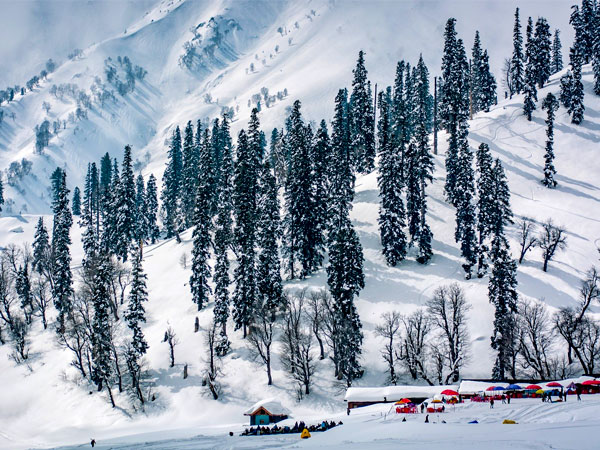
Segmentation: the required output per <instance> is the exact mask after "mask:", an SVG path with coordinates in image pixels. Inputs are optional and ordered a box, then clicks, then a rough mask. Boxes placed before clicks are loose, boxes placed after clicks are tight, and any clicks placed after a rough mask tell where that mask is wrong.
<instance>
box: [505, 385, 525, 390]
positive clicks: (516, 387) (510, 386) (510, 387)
mask: <svg viewBox="0 0 600 450" xmlns="http://www.w3.org/2000/svg"><path fill="white" fill-rule="evenodd" d="M521 389H523V388H522V387H521V386H519V385H518V384H509V385H508V387H507V388H506V390H507V391H519V390H521Z"/></svg>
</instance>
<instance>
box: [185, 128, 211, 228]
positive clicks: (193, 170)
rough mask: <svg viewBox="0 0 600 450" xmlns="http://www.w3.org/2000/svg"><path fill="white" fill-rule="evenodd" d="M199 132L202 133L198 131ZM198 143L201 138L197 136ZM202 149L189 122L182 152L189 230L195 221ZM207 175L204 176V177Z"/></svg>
mask: <svg viewBox="0 0 600 450" xmlns="http://www.w3.org/2000/svg"><path fill="white" fill-rule="evenodd" d="M198 132H201V131H200V130H198ZM196 139H197V141H199V140H200V136H198V135H196ZM199 152H200V149H199V146H198V144H195V143H194V128H193V126H192V121H188V123H187V125H186V127H185V130H184V132H183V151H182V169H181V170H182V172H181V198H182V204H183V214H184V218H185V226H186V228H189V227H191V226H192V224H193V219H194V202H195V200H196V194H197V192H198V180H199V175H200V174H199V173H198V172H199V170H198V163H199V161H198V155H199ZM204 176H205V174H202V177H204Z"/></svg>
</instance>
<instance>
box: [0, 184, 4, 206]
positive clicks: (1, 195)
mask: <svg viewBox="0 0 600 450" xmlns="http://www.w3.org/2000/svg"><path fill="white" fill-rule="evenodd" d="M2 205H4V184H2V177H0V212H2Z"/></svg>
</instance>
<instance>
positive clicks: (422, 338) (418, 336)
mask: <svg viewBox="0 0 600 450" xmlns="http://www.w3.org/2000/svg"><path fill="white" fill-rule="evenodd" d="M400 322H401V325H402V326H401V328H402V332H403V333H402V334H403V338H402V342H401V345H400V352H399V354H398V358H399V359H400V360H401V361H402V363H403V364H404V366H405V367H406V369H407V370H408V372H409V373H410V375H411V377H412V378H413V380H416V379H417V378H419V377H421V378H423V379H424V380H425V381H426V382H427V383H429V384H430V385H432V386H433V384H434V383H433V381H431V380H430V378H429V376H428V373H427V372H428V371H427V358H428V354H427V353H428V346H427V338H428V337H429V333H430V332H431V322H430V319H429V317H428V316H427V314H426V313H425V311H424V310H423V309H418V310H417V311H415V312H414V313H412V314H411V315H409V316H402V317H401V318H400Z"/></svg>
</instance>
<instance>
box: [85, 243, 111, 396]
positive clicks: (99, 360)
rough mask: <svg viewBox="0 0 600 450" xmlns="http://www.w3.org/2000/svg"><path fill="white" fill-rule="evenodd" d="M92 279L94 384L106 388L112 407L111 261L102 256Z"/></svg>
mask: <svg viewBox="0 0 600 450" xmlns="http://www.w3.org/2000/svg"><path fill="white" fill-rule="evenodd" d="M87 271H88V273H89V278H90V280H91V281H90V294H91V299H92V305H93V309H94V316H93V319H92V337H91V341H92V380H93V381H94V383H96V386H97V387H98V392H100V391H101V390H102V388H103V386H105V387H106V390H107V391H108V394H109V396H110V400H111V403H112V405H113V407H114V406H115V402H114V399H113V395H112V390H111V378H112V374H113V365H112V358H111V344H112V342H111V341H112V338H111V328H112V324H111V321H110V315H109V307H110V306H109V302H110V301H111V300H110V288H109V283H110V258H109V257H108V255H106V254H100V255H99V256H98V257H96V258H95V259H94V261H93V262H91V263H90V265H89V267H88V268H87Z"/></svg>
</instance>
